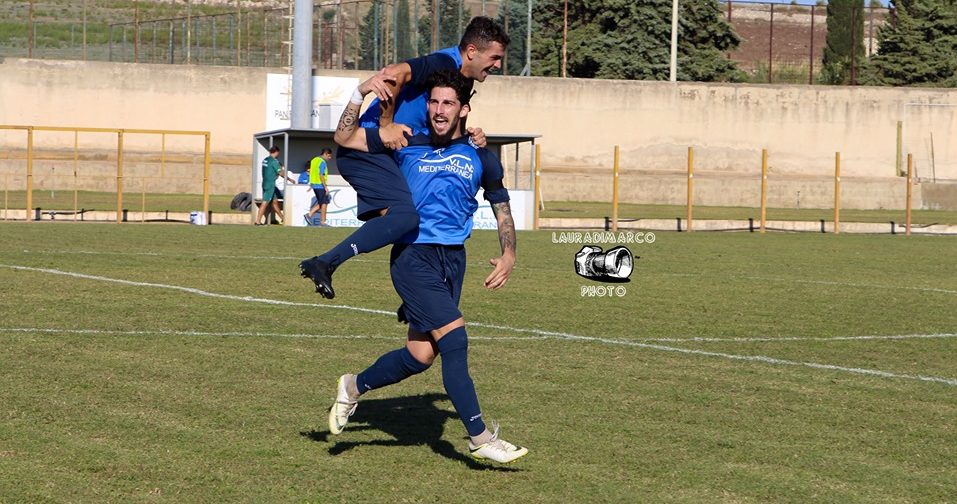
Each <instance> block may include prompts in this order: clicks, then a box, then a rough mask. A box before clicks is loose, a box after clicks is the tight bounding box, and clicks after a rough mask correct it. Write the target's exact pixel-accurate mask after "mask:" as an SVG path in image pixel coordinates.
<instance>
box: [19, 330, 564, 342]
mask: <svg viewBox="0 0 957 504" xmlns="http://www.w3.org/2000/svg"><path fill="white" fill-rule="evenodd" d="M2 333H24V334H31V333H33V334H81V335H82V334H90V335H93V336H101V335H118V336H155V335H159V336H197V337H240V338H293V339H319V340H323V339H328V340H386V341H399V340H401V338H402V335H401V334H392V335H388V336H386V335H381V334H305V333H298V334H295V333H270V332H239V331H222V332H219V331H217V332H209V331H173V330H163V329H157V330H151V331H129V330H112V329H54V328H48V327H0V334H2ZM469 339H470V340H482V341H493V340H494V341H534V340H545V339H554V338H550V337H548V336H473V335H471V334H470V335H469Z"/></svg>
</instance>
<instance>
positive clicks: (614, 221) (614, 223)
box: [611, 145, 619, 231]
mask: <svg viewBox="0 0 957 504" xmlns="http://www.w3.org/2000/svg"><path fill="white" fill-rule="evenodd" d="M618 161H619V148H618V146H617V145H616V146H615V164H614V166H612V181H613V184H612V193H611V230H612V231H618Z"/></svg>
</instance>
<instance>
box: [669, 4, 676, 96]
mask: <svg viewBox="0 0 957 504" xmlns="http://www.w3.org/2000/svg"><path fill="white" fill-rule="evenodd" d="M668 80H670V81H671V82H675V81H677V80H678V0H671V71H670V73H669V77H668Z"/></svg>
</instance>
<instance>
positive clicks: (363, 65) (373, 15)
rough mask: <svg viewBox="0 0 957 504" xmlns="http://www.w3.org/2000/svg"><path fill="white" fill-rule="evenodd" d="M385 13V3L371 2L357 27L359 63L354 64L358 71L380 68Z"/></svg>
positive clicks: (380, 0) (379, 1)
mask: <svg viewBox="0 0 957 504" xmlns="http://www.w3.org/2000/svg"><path fill="white" fill-rule="evenodd" d="M385 12H386V11H385V3H384V2H383V1H382V0H372V4H371V5H370V6H369V10H368V11H366V15H365V16H363V17H362V24H361V25H360V26H359V61H358V62H356V68H358V69H360V70H377V69H378V68H380V67H381V66H382V62H381V61H380V60H382V58H383V47H384V46H385V43H384V42H385V41H384V40H383V36H382V34H383V31H382V25H383V24H384V23H385V22H386V19H385ZM377 31H378V33H376V32H377ZM376 56H378V60H377V59H376Z"/></svg>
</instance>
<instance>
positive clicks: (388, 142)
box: [379, 123, 412, 151]
mask: <svg viewBox="0 0 957 504" xmlns="http://www.w3.org/2000/svg"><path fill="white" fill-rule="evenodd" d="M406 135H409V136H412V128H410V127H408V126H406V125H404V124H398V123H390V124H387V125H385V126H382V127H380V128H379V138H380V139H382V145H385V147H386V148H387V149H392V150H394V151H398V150H402V148H403V147H405V146H407V145H409V139H408V138H406Z"/></svg>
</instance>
